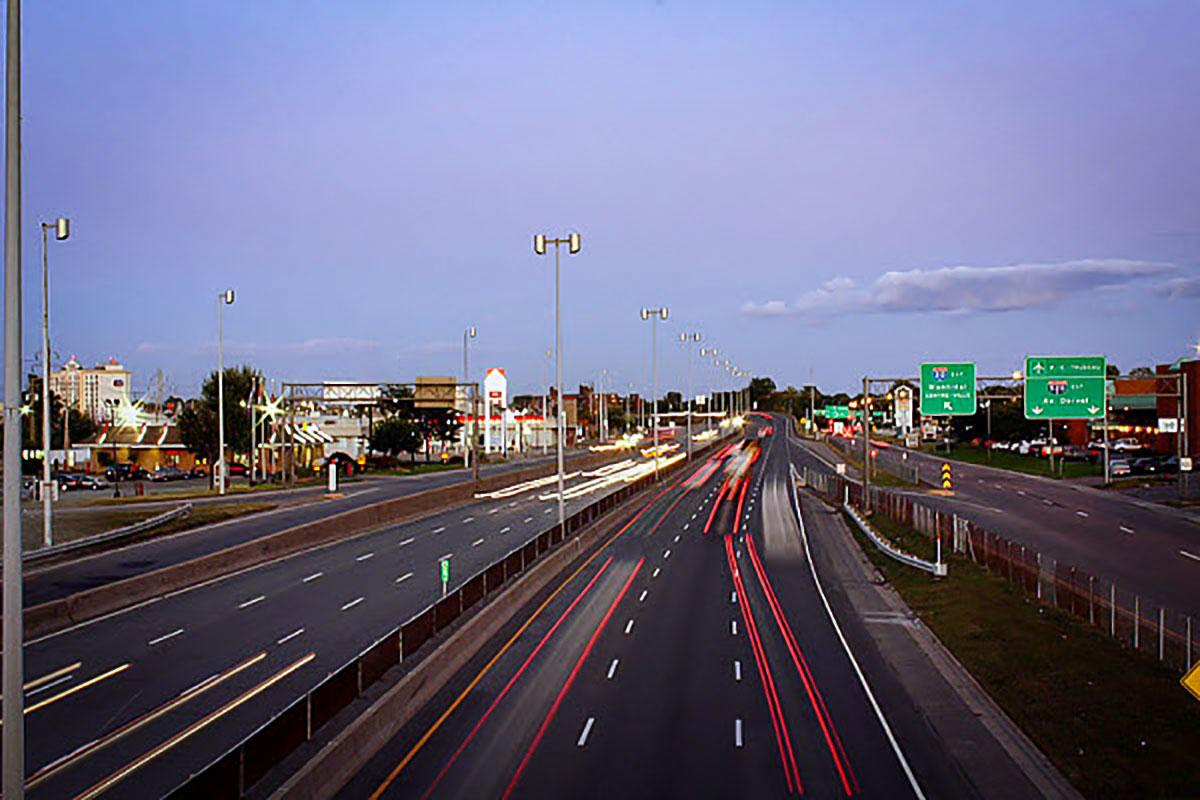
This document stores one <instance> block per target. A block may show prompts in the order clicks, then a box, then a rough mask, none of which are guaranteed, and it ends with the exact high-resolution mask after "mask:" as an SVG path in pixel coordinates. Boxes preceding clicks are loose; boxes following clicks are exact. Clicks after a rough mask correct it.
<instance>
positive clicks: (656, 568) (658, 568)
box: [650, 567, 662, 578]
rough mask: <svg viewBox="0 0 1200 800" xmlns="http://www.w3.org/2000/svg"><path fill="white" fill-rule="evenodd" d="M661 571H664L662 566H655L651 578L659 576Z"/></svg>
mask: <svg viewBox="0 0 1200 800" xmlns="http://www.w3.org/2000/svg"><path fill="white" fill-rule="evenodd" d="M660 572H662V568H661V567H655V568H654V574H652V575H651V576H650V577H651V578H657V577H658V573H660Z"/></svg>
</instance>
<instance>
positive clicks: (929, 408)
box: [921, 361, 977, 417]
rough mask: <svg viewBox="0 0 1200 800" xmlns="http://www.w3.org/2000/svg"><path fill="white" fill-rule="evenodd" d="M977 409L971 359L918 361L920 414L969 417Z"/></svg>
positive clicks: (973, 366) (973, 368)
mask: <svg viewBox="0 0 1200 800" xmlns="http://www.w3.org/2000/svg"><path fill="white" fill-rule="evenodd" d="M976 409H977V405H976V402H975V364H974V362H965V363H947V362H944V361H934V362H927V363H924V364H922V365H921V415H922V416H968V417H969V416H971V415H973V414H974V413H975V411H976Z"/></svg>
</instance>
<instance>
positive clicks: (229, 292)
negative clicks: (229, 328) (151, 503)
mask: <svg viewBox="0 0 1200 800" xmlns="http://www.w3.org/2000/svg"><path fill="white" fill-rule="evenodd" d="M232 302H233V289H226V290H225V291H223V292H220V293H218V294H217V450H218V453H217V463H216V464H215V465H214V466H215V467H217V469H216V472H217V477H218V478H219V480H220V483H219V484H218V486H219V489H218V491H220V493H221V494H225V354H224V351H223V350H222V348H223V343H222V338H223V336H224V317H223V316H222V314H223V309H224V307H225V306H227V305H229V304H231V303H232Z"/></svg>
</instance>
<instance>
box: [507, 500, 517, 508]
mask: <svg viewBox="0 0 1200 800" xmlns="http://www.w3.org/2000/svg"><path fill="white" fill-rule="evenodd" d="M508 507H509V508H516V507H517V501H516V500H513V501H512V502H511V503H509V504H508Z"/></svg>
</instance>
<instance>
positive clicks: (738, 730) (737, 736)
mask: <svg viewBox="0 0 1200 800" xmlns="http://www.w3.org/2000/svg"><path fill="white" fill-rule="evenodd" d="M733 746H734V747H741V746H742V721H741V720H740V719H735V720H734V721H733Z"/></svg>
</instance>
